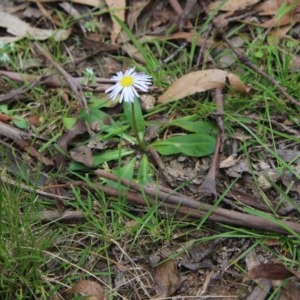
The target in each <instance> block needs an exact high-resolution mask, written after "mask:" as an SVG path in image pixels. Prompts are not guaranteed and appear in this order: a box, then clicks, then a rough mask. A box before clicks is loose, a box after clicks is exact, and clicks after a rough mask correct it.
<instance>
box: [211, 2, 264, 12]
mask: <svg viewBox="0 0 300 300" xmlns="http://www.w3.org/2000/svg"><path fill="white" fill-rule="evenodd" d="M222 2H224V1H214V2H213V3H211V4H210V5H209V6H208V9H209V10H210V11H213V10H215V9H216V8H218V7H219V6H220V5H221V3H222ZM258 2H259V0H227V1H226V2H225V3H224V4H223V5H222V6H221V8H220V10H221V11H236V10H244V9H246V8H248V7H250V6H253V5H254V4H256V3H258Z"/></svg>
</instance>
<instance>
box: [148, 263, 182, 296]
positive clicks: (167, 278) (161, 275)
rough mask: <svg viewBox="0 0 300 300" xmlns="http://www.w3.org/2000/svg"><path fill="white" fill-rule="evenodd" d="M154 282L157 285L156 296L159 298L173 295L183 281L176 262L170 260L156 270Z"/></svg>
mask: <svg viewBox="0 0 300 300" xmlns="http://www.w3.org/2000/svg"><path fill="white" fill-rule="evenodd" d="M153 277H154V281H155V283H156V287H155V290H156V294H157V295H156V296H157V297H158V298H163V297H169V296H171V295H173V294H174V293H175V292H176V290H178V289H179V288H180V286H181V283H182V280H181V278H180V275H179V273H178V270H177V264H176V262H175V261H174V260H168V261H166V262H164V263H162V264H160V265H158V266H157V267H155V270H154V276H153Z"/></svg>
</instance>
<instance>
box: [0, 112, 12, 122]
mask: <svg viewBox="0 0 300 300" xmlns="http://www.w3.org/2000/svg"><path fill="white" fill-rule="evenodd" d="M13 119H14V117H13V116H9V115H7V114H3V113H0V121H1V122H4V123H8V122H9V121H11V120H13Z"/></svg>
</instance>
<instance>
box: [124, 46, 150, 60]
mask: <svg viewBox="0 0 300 300" xmlns="http://www.w3.org/2000/svg"><path fill="white" fill-rule="evenodd" d="M121 47H122V50H123V51H125V52H126V53H128V55H129V56H130V57H133V58H134V59H136V60H137V61H139V62H141V63H143V64H145V63H146V61H145V59H144V56H143V55H142V54H141V52H140V51H139V50H138V49H137V48H135V47H134V46H133V45H131V44H130V43H125V44H124V45H122V46H121Z"/></svg>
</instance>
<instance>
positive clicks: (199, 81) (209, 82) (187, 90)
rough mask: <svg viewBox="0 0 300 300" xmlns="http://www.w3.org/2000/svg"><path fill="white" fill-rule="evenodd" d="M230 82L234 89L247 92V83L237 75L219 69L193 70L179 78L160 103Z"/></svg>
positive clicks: (160, 99) (162, 96)
mask: <svg viewBox="0 0 300 300" xmlns="http://www.w3.org/2000/svg"><path fill="white" fill-rule="evenodd" d="M227 81H228V82H229V84H230V86H231V87H232V89H233V90H235V91H237V92H239V93H247V88H246V86H245V84H244V83H243V82H242V81H241V80H240V79H239V78H238V77H237V76H235V75H233V74H232V73H229V72H227V71H223V70H219V69H211V70H204V71H196V72H191V73H189V74H186V75H183V76H182V77H180V78H179V79H177V80H176V81H175V82H174V83H173V84H172V85H171V86H170V87H169V88H168V89H167V90H166V91H165V92H164V93H163V94H162V95H161V96H160V97H159V98H158V102H159V103H166V102H170V101H175V100H179V99H182V98H185V97H187V96H191V95H193V94H195V93H200V92H204V91H207V90H211V89H215V88H223V87H224V86H225V84H226V82H227Z"/></svg>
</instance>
